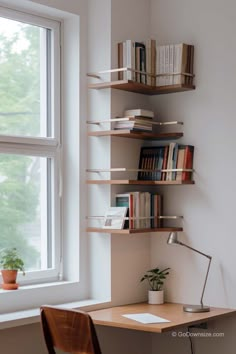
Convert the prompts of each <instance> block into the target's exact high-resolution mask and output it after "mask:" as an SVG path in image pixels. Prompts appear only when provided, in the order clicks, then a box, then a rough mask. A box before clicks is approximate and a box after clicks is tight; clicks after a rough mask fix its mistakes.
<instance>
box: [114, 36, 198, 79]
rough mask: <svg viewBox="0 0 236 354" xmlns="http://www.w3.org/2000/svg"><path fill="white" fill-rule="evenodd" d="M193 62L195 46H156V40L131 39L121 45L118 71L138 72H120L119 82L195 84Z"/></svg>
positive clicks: (119, 46) (182, 44) (119, 45)
mask: <svg viewBox="0 0 236 354" xmlns="http://www.w3.org/2000/svg"><path fill="white" fill-rule="evenodd" d="M193 59H194V46H193V45H190V44H185V43H180V44H170V45H156V40H155V39H149V40H147V41H144V42H134V41H131V40H130V39H127V40H126V41H124V42H120V43H118V68H125V67H127V68H130V69H132V70H136V71H137V72H135V71H127V73H124V72H119V73H118V79H119V80H123V79H127V80H132V81H135V82H139V83H143V84H146V85H150V86H167V85H178V84H186V85H187V84H188V85H192V84H193ZM144 73H148V74H151V75H146V74H144Z"/></svg>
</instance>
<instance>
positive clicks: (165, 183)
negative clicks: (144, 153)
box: [86, 179, 195, 186]
mask: <svg viewBox="0 0 236 354" xmlns="http://www.w3.org/2000/svg"><path fill="white" fill-rule="evenodd" d="M86 183H87V184H110V185H111V184H125V185H147V186H158V185H160V186H173V185H175V186H176V185H192V184H195V182H194V181H141V180H129V179H126V180H125V179H119V180H109V179H108V180H105V179H104V180H95V179H94V180H87V181H86Z"/></svg>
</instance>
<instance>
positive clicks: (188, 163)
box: [182, 145, 194, 181]
mask: <svg viewBox="0 0 236 354" xmlns="http://www.w3.org/2000/svg"><path fill="white" fill-rule="evenodd" d="M193 154H194V146H192V145H187V146H186V147H185V154H184V168H185V169H192V168H193ZM191 179H192V172H183V174H182V180H183V181H191Z"/></svg>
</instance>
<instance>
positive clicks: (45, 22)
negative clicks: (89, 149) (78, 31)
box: [0, 7, 62, 284]
mask: <svg viewBox="0 0 236 354" xmlns="http://www.w3.org/2000/svg"><path fill="white" fill-rule="evenodd" d="M0 17H3V18H8V19H11V20H16V21H20V22H25V23H27V24H31V25H36V26H40V27H43V28H47V29H50V30H52V32H51V68H50V69H51V70H50V74H51V87H50V95H51V101H50V104H51V107H50V115H51V124H52V127H51V130H52V136H53V137H44V138H38V137H35V138H34V137H23V136H7V135H0V154H16V155H32V156H40V157H45V158H51V161H52V175H53V176H52V181H53V183H52V220H51V223H52V243H53V252H52V259H53V263H54V267H53V268H51V269H47V270H40V271H29V272H27V275H26V276H25V277H23V276H22V274H21V273H19V275H18V280H19V281H20V282H21V284H32V283H42V282H49V281H56V280H59V279H62V274H61V269H62V267H61V261H62V259H61V254H62V250H61V244H62V242H61V192H60V191H61V183H62V181H61V171H60V170H61V166H60V165H61V164H60V160H61V157H60V155H61V153H62V149H61V137H60V135H61V132H60V121H61V119H60V96H61V94H60V92H61V90H60V22H59V21H54V20H51V19H50V20H49V19H46V18H43V17H40V16H35V15H32V14H28V13H23V12H20V11H15V10H11V9H7V8H4V7H0ZM0 280H1V277H0Z"/></svg>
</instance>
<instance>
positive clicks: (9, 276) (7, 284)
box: [1, 269, 19, 290]
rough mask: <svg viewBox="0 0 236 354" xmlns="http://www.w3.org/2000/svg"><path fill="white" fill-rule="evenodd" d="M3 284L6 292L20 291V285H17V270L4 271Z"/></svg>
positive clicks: (2, 271)
mask: <svg viewBox="0 0 236 354" xmlns="http://www.w3.org/2000/svg"><path fill="white" fill-rule="evenodd" d="M1 273H2V278H3V284H2V288H3V289H4V290H16V289H18V286H19V285H18V284H17V283H16V278H17V273H18V271H17V270H9V269H2V270H1Z"/></svg>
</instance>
